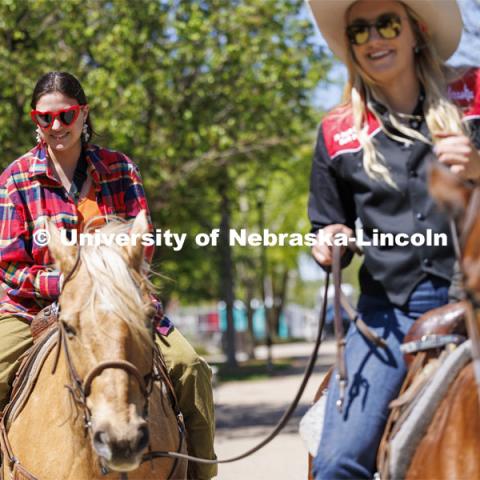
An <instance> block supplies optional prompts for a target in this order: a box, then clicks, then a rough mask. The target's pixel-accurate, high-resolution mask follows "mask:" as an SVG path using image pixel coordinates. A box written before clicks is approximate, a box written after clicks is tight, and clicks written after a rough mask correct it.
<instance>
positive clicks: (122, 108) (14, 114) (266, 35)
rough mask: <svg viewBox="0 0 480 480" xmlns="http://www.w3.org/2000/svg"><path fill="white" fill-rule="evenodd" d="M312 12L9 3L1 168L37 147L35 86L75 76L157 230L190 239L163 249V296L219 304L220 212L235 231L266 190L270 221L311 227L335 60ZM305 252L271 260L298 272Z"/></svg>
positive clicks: (243, 6)
mask: <svg viewBox="0 0 480 480" xmlns="http://www.w3.org/2000/svg"><path fill="white" fill-rule="evenodd" d="M303 8H304V7H303V0H285V1H281V2H279V1H278V0H242V1H239V0H191V1H180V0H168V1H167V0H156V1H154V0H108V1H107V0H64V1H62V2H58V1H52V0H0V72H1V75H0V86H1V88H0V98H1V102H0V145H1V148H2V152H3V155H2V158H1V166H2V167H5V166H6V165H7V164H8V163H10V162H11V161H12V160H13V159H14V158H15V157H17V156H18V155H20V154H22V153H23V152H24V151H26V150H27V149H29V148H31V146H32V145H33V133H34V128H33V125H32V124H31V122H30V121H29V116H28V112H29V110H30V105H29V103H30V95H31V92H32V90H33V86H34V84H35V82H36V80H37V79H38V78H39V77H40V75H41V74H43V73H45V72H47V71H50V70H67V71H70V72H72V73H73V74H75V75H76V76H78V78H79V79H80V81H81V82H82V84H83V85H84V88H85V90H86V92H87V96H88V97H89V102H90V106H91V115H92V119H93V122H94V128H95V130H96V131H97V132H98V134H99V136H98V137H97V138H96V142H97V143H99V144H101V145H105V146H108V147H110V148H113V149H118V150H121V151H123V152H125V153H127V154H128V155H129V156H131V157H132V158H133V159H134V160H135V161H136V162H137V163H138V164H139V165H140V168H141V171H142V174H143V178H144V182H145V186H146V189H147V194H148V197H149V202H150V206H151V209H152V213H153V217H154V223H155V226H156V227H157V228H162V229H167V228H169V229H171V230H172V231H176V232H185V233H187V234H188V240H187V244H186V246H185V247H184V249H183V250H182V251H181V252H178V253H176V252H173V251H172V250H171V249H169V248H165V247H161V248H159V249H158V252H157V260H158V261H159V270H161V271H162V272H164V273H165V274H166V275H167V276H168V277H170V278H172V280H173V281H172V282H163V283H164V295H165V296H167V297H168V296H169V295H171V294H172V293H176V294H178V295H179V296H180V297H181V298H183V299H185V300H187V301H197V300H200V299H208V298H212V299H213V298H218V297H219V295H220V292H222V287H224V285H223V284H222V282H223V279H222V278H220V275H219V273H218V272H219V269H218V266H219V265H221V264H222V258H220V257H221V254H220V252H221V251H222V249H219V248H214V247H212V248H198V247H196V246H195V245H194V242H193V239H194V235H195V233H198V232H204V231H209V230H210V229H211V228H215V227H218V226H219V225H220V221H221V212H222V211H223V212H224V214H225V212H226V214H227V216H228V221H229V223H230V225H231V227H232V228H241V227H247V228H248V227H250V228H255V227H256V226H258V222H257V220H256V217H255V215H256V213H255V209H254V208H252V207H251V206H252V205H255V204H256V202H257V200H258V196H259V195H262V196H263V197H264V201H265V203H264V205H265V208H266V217H265V220H266V222H269V223H270V222H272V225H275V228H277V226H278V228H288V229H297V228H300V227H301V228H302V229H303V230H305V231H306V230H307V229H308V227H307V226H306V223H305V213H304V210H305V192H306V190H307V177H308V171H309V163H310V158H311V145H312V143H313V132H314V130H315V126H316V124H317V123H318V120H319V118H318V112H314V111H312V108H311V96H312V92H313V91H314V89H315V87H316V86H317V84H318V82H319V81H320V80H321V79H324V78H325V76H326V73H327V71H328V68H329V62H328V60H327V59H326V58H325V57H324V55H323V53H322V51H321V49H320V48H319V47H317V46H315V45H314V44H313V43H314V42H313V41H312V40H311V37H312V33H313V29H312V27H311V25H310V22H309V19H308V18H307V17H306V15H305V14H304V12H303ZM222 192H223V193H222ZM263 197H262V198H263ZM242 198H243V201H244V203H245V202H246V204H247V206H248V208H247V209H246V210H245V211H243V212H242V210H241V208H240V207H241V205H240V202H241V201H242ZM297 253H298V249H296V251H295V252H294V251H293V250H290V251H288V250H285V249H283V250H281V251H280V250H277V251H275V252H272V253H271V255H272V260H271V262H272V265H273V264H280V263H282V262H284V263H285V265H288V266H289V267H292V268H293V267H294V265H295V256H296V254H297ZM230 254H231V255H232V258H233V260H234V261H235V259H236V256H237V255H238V256H240V257H241V256H242V255H243V256H245V255H246V256H247V257H253V258H255V255H257V253H256V252H255V251H253V250H252V251H250V252H249V253H245V252H237V251H233V252H232V251H230ZM233 263H235V262H233ZM253 264H255V262H253ZM250 265H252V262H250ZM232 278H235V277H234V275H233V276H232ZM231 287H232V289H233V287H234V285H233V284H232V285H231Z"/></svg>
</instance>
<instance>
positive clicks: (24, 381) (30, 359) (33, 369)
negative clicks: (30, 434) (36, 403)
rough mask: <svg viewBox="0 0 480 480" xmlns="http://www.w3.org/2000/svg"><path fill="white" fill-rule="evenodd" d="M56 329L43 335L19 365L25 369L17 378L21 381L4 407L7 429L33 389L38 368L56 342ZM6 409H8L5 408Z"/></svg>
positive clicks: (39, 368) (40, 367) (41, 365)
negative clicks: (22, 374) (22, 363)
mask: <svg viewBox="0 0 480 480" xmlns="http://www.w3.org/2000/svg"><path fill="white" fill-rule="evenodd" d="M57 337H58V331H57V330H54V331H53V330H52V331H51V332H49V334H46V335H45V338H44V340H43V341H41V343H39V344H38V345H34V346H33V347H32V354H31V355H30V356H27V357H26V359H25V365H22V366H21V367H20V370H22V369H25V375H24V376H21V377H19V378H18V379H17V381H19V382H21V383H20V384H19V385H18V388H17V386H16V385H15V386H14V389H15V390H16V391H15V394H14V396H13V398H12V399H11V401H10V404H9V405H8V406H7V407H6V409H5V411H6V412H8V413H6V415H7V416H6V427H7V430H8V428H9V427H10V425H11V423H12V422H13V420H15V418H16V417H17V416H18V414H19V413H20V412H21V411H22V409H23V407H24V406H25V403H26V402H27V400H28V398H29V396H30V394H31V393H32V391H33V387H34V386H35V383H36V382H37V378H38V375H39V373H40V370H41V369H42V367H43V364H44V363H45V359H46V358H47V356H48V354H49V353H50V351H51V350H52V348H53V347H54V346H55V344H56V343H57ZM7 409H8V410H7Z"/></svg>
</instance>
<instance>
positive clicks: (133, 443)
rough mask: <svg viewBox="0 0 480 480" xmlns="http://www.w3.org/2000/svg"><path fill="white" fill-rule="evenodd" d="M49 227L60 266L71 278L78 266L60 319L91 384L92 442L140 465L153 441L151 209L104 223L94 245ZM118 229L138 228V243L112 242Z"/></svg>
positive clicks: (114, 458) (106, 453)
mask: <svg viewBox="0 0 480 480" xmlns="http://www.w3.org/2000/svg"><path fill="white" fill-rule="evenodd" d="M49 231H50V236H51V239H50V244H49V247H50V251H51V253H52V255H53V257H54V259H55V262H56V265H57V267H58V268H59V269H60V271H61V272H62V273H63V275H64V276H65V278H67V277H68V275H69V274H70V272H72V270H73V274H72V275H71V277H70V279H68V280H67V281H66V282H65V284H64V287H63V290H62V293H61V295H60V299H59V305H60V321H61V322H62V325H63V326H64V332H66V343H67V345H68V351H69V353H70V355H71V364H72V365H73V366H74V368H75V370H76V372H77V373H78V376H79V377H80V378H81V379H82V380H83V382H84V388H85V387H86V384H89V385H88V387H87V388H85V390H88V391H86V392H85V393H86V405H87V407H88V411H89V412H91V433H92V440H93V448H94V450H95V451H96V453H97V454H98V455H99V456H100V457H101V458H102V459H103V462H104V463H105V464H106V466H107V467H109V468H110V469H112V470H116V471H128V470H132V469H135V468H137V467H138V465H139V463H140V461H141V459H142V455H143V453H144V451H145V449H146V447H147V446H148V442H149V432H148V428H147V423H146V420H145V418H144V417H143V415H144V407H145V405H146V398H145V391H143V389H142V380H143V379H144V378H145V376H147V375H148V374H149V373H150V372H151V369H152V356H153V353H152V351H153V349H152V333H151V330H150V329H149V328H150V323H151V318H152V315H153V313H154V307H153V305H152V302H151V296H150V293H151V288H150V284H149V282H148V280H147V278H146V275H145V267H144V265H145V261H144V252H143V246H142V244H141V242H140V237H139V235H142V234H144V233H146V232H147V231H148V223H147V219H146V215H145V212H141V213H140V214H139V215H138V216H137V218H136V219H135V220H134V222H133V224H132V223H130V224H126V223H121V222H113V223H109V224H107V225H105V226H104V227H102V228H101V229H100V230H98V231H97V233H96V236H95V243H96V244H95V245H82V246H81V248H80V249H78V247H77V246H72V245H70V246H68V245H65V244H64V243H65V242H63V243H62V237H61V234H60V232H59V230H58V229H57V228H56V227H55V226H53V225H52V224H50V225H49ZM119 234H122V236H123V238H124V239H125V238H127V237H126V235H127V234H129V235H130V238H133V237H134V236H135V235H137V239H138V240H137V242H136V245H132V244H128V245H125V246H118V245H117V244H116V243H115V242H112V239H113V238H114V237H115V236H116V237H115V238H121V237H118V235H119ZM92 243H93V242H92ZM97 243H99V244H97ZM77 257H79V262H78V263H77ZM106 362H114V365H110V366H109V364H107V363H106ZM119 364H122V365H123V367H124V366H125V365H126V367H128V368H126V367H125V368H123V367H122V365H120V366H119ZM130 364H131V365H130ZM132 366H133V367H134V368H131V367H132ZM135 370H136V371H135ZM138 373H139V374H140V375H138ZM89 380H90V381H89Z"/></svg>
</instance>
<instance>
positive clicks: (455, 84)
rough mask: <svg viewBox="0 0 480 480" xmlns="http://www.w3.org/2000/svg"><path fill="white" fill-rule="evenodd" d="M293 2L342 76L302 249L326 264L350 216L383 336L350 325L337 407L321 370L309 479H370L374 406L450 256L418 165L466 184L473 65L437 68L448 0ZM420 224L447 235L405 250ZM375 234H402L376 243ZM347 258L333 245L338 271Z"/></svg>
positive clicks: (447, 272) (394, 378)
mask: <svg viewBox="0 0 480 480" xmlns="http://www.w3.org/2000/svg"><path fill="white" fill-rule="evenodd" d="M307 1H308V4H309V6H310V9H311V11H312V14H313V17H314V20H315V23H316V24H317V26H318V28H319V30H320V31H321V33H322V34H323V37H324V38H325V40H326V41H327V43H328V45H329V47H330V48H331V50H332V51H333V53H334V54H335V55H336V56H338V57H339V58H340V60H341V61H342V62H344V63H345V64H346V66H347V68H348V74H349V75H348V82H347V85H346V88H345V100H344V102H343V103H342V105H340V106H339V107H337V108H335V109H334V110H333V111H332V112H330V113H328V114H327V115H326V116H325V117H324V119H323V121H322V123H321V125H320V128H319V132H318V138H317V145H316V149H315V156H314V160H313V166H312V173H311V183H310V199H309V217H310V220H311V223H312V232H318V238H319V240H323V241H319V243H318V244H317V245H316V246H315V247H314V248H313V250H312V253H313V256H314V258H315V259H316V261H317V262H318V263H319V264H320V265H321V266H322V267H324V268H328V267H329V266H330V265H331V263H332V249H331V247H330V243H331V240H332V239H333V238H334V237H335V236H336V235H338V234H341V235H342V236H344V237H352V236H354V233H353V231H354V229H355V226H356V222H357V220H358V221H360V222H361V225H362V227H361V228H362V234H363V239H364V240H366V241H367V242H365V245H364V253H365V255H364V262H363V265H362V267H361V269H360V288H361V295H360V299H359V303H358V311H359V314H360V315H361V317H362V319H363V321H364V322H365V323H366V324H367V325H368V326H369V327H370V329H371V330H373V331H374V332H375V333H376V334H377V335H378V336H380V337H382V338H383V339H384V340H385V342H386V344H387V348H386V349H384V350H383V349H381V348H377V347H376V346H375V345H374V344H373V343H372V342H370V340H369V339H367V338H366V337H365V336H364V335H362V333H360V332H359V331H358V330H357V329H356V327H355V326H354V325H351V327H350V329H349V331H348V333H347V336H346V347H345V350H346V354H345V360H346V370H347V375H348V378H347V385H346V391H345V396H344V403H343V406H342V408H341V409H337V406H336V402H337V400H338V399H339V397H340V396H341V394H340V388H339V382H338V381H337V379H336V376H335V375H333V376H332V379H331V381H330V384H329V388H328V394H327V400H326V402H327V406H326V414H325V420H324V426H323V432H322V436H321V440H320V445H319V448H318V453H317V455H316V458H315V461H314V474H315V478H316V480H321V479H325V480H327V479H328V480H332V479H338V478H352V479H353V478H355V479H360V478H372V476H373V475H374V473H375V471H376V452H377V449H378V446H379V444H380V440H381V436H382V433H383V430H384V427H385V423H386V420H387V415H388V412H389V408H388V405H389V403H390V401H391V400H393V399H394V398H395V397H396V395H397V394H398V392H399V389H400V387H401V384H402V382H403V379H404V376H405V373H406V367H405V364H404V361H403V356H402V354H401V351H400V344H401V342H402V340H403V337H404V335H405V334H406V332H407V331H408V330H409V328H410V327H411V326H412V324H413V323H414V321H415V319H417V318H418V317H419V316H421V315H422V314H423V313H425V312H427V311H428V310H431V309H433V308H436V307H440V306H442V305H443V304H445V303H446V302H448V290H449V287H450V284H451V279H452V276H453V269H454V258H455V256H454V251H453V246H452V241H451V239H450V229H449V220H448V217H447V215H446V214H444V213H443V212H441V211H440V210H439V209H438V208H437V206H436V205H435V203H434V201H433V199H432V198H431V196H430V194H429V192H428V188H427V175H428V167H429V165H430V164H432V163H433V162H435V161H439V162H440V163H442V164H444V165H445V166H446V167H448V168H449V169H450V170H451V171H452V172H454V173H455V174H457V175H459V176H460V177H461V178H462V179H468V180H470V181H478V180H479V179H480V154H479V151H478V149H479V148H480V73H479V70H478V69H475V68H472V69H468V70H466V69H464V70H463V71H461V72H460V71H454V70H452V69H448V68H447V67H446V66H445V64H444V62H445V61H446V60H447V59H448V58H449V57H450V56H451V55H452V54H453V52H454V51H455V50H456V48H457V46H458V43H459V40H460V36H461V32H462V18H461V15H460V11H459V8H458V5H457V3H456V1H455V0H442V1H436V0H403V1H402V2H397V1H387V0H385V1H383V0H358V1H353V0H335V1H331V0H307ZM429 231H431V232H434V233H443V234H445V237H444V238H447V239H449V241H448V244H447V245H444V244H439V245H435V244H433V245H429V244H420V245H418V244H417V245H415V243H414V242H413V238H414V235H416V237H415V238H416V239H417V240H418V238H420V237H419V235H422V238H428V233H427V232H429ZM376 232H377V233H378V232H380V233H382V234H385V233H386V234H389V235H391V237H390V238H394V237H396V238H399V239H400V237H399V235H401V239H402V242H401V243H400V242H399V243H396V242H390V243H386V244H385V245H381V244H376V243H375V242H373V239H374V235H375V233H376ZM405 239H407V241H406V242H405ZM408 239H412V241H408ZM368 242H370V245H367V244H366V243H368ZM350 260H351V254H349V253H348V252H345V253H344V255H343V258H342V262H343V266H346V265H348V263H349V262H350Z"/></svg>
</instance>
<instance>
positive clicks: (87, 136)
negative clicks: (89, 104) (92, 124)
mask: <svg viewBox="0 0 480 480" xmlns="http://www.w3.org/2000/svg"><path fill="white" fill-rule="evenodd" d="M82 134H83V141H84V142H85V143H88V141H89V140H90V133H89V132H88V125H87V123H86V122H85V123H84V124H83V128H82Z"/></svg>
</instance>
